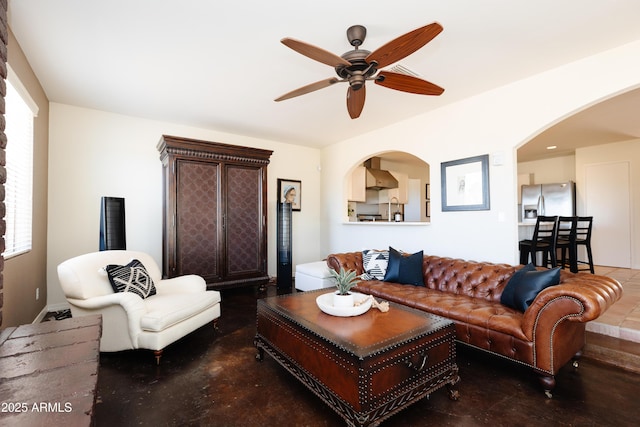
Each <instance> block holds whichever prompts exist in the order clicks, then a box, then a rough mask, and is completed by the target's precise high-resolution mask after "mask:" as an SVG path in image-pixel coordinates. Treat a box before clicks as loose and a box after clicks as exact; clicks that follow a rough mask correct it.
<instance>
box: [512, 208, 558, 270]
mask: <svg viewBox="0 0 640 427" xmlns="http://www.w3.org/2000/svg"><path fill="white" fill-rule="evenodd" d="M557 230H558V217H557V216H538V219H537V220H536V226H535V228H534V229H533V236H532V238H531V239H525V240H521V241H520V243H519V245H518V246H519V248H520V264H527V263H528V262H529V256H531V262H532V263H533V264H534V265H538V264H537V262H536V261H537V260H536V258H537V253H538V252H542V266H543V267H549V265H550V266H551V267H555V266H556V265H557V260H556V238H557V234H556V233H557Z"/></svg>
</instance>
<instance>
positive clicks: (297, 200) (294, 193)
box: [278, 178, 302, 212]
mask: <svg viewBox="0 0 640 427" xmlns="http://www.w3.org/2000/svg"><path fill="white" fill-rule="evenodd" d="M278 203H291V210H292V211H297V212H300V210H301V209H302V181H296V180H294V179H282V178H278Z"/></svg>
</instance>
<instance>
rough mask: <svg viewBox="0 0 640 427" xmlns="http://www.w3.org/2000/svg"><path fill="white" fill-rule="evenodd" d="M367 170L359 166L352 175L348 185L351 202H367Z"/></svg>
mask: <svg viewBox="0 0 640 427" xmlns="http://www.w3.org/2000/svg"><path fill="white" fill-rule="evenodd" d="M366 180H367V170H366V168H365V167H364V166H358V167H356V168H355V170H354V171H353V172H352V173H351V176H350V178H349V183H348V193H349V195H348V200H349V201H350V202H365V201H366V199H367V193H366Z"/></svg>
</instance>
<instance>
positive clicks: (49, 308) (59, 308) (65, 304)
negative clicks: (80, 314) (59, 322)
mask: <svg viewBox="0 0 640 427" xmlns="http://www.w3.org/2000/svg"><path fill="white" fill-rule="evenodd" d="M70 308H71V306H70V305H69V303H68V302H60V303H58V304H50V305H48V306H47V311H48V312H52V311H62V310H68V309H70Z"/></svg>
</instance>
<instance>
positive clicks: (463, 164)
mask: <svg viewBox="0 0 640 427" xmlns="http://www.w3.org/2000/svg"><path fill="white" fill-rule="evenodd" d="M440 173H441V180H442V183H441V185H442V187H441V193H442V210H443V211H481V210H488V209H489V155H488V154H485V155H483V156H476V157H469V158H466V159H460V160H453V161H451V162H443V163H442V164H441V171H440Z"/></svg>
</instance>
